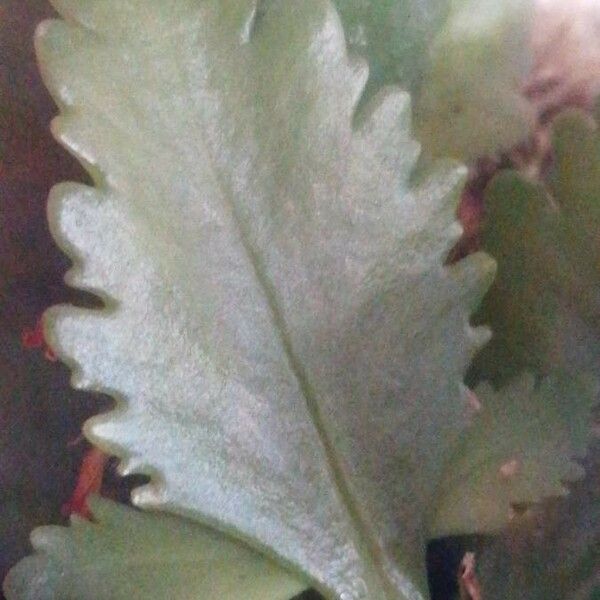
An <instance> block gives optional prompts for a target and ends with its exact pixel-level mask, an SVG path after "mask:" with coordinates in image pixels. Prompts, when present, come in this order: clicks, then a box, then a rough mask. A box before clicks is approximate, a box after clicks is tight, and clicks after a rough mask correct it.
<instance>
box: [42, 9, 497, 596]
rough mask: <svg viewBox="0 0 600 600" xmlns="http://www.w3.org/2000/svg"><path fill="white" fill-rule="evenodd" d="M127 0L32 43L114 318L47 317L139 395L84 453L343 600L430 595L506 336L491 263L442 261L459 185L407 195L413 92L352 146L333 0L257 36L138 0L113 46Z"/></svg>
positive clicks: (390, 104) (158, 500)
mask: <svg viewBox="0 0 600 600" xmlns="http://www.w3.org/2000/svg"><path fill="white" fill-rule="evenodd" d="M109 5H110V3H108V4H103V5H97V6H96V5H95V6H94V7H93V8H91V7H87V5H86V7H84V5H83V4H81V3H79V2H75V1H72V0H69V2H61V3H60V4H59V5H58V6H59V8H61V9H62V10H63V11H65V14H69V15H71V16H74V17H76V18H77V19H78V20H79V21H80V22H82V23H84V24H86V27H87V28H83V27H78V26H76V25H73V24H69V25H66V24H61V23H54V24H52V25H47V26H46V27H45V29H44V30H42V31H41V34H40V38H39V40H38V48H39V50H38V51H39V54H40V58H41V63H42V65H43V69H44V72H45V78H46V81H47V82H48V85H49V87H50V89H51V91H52V92H53V93H54V95H55V96H56V97H57V99H58V100H59V102H60V103H61V108H62V116H61V117H60V118H59V120H58V121H56V123H55V125H54V131H55V135H56V136H57V137H58V138H59V139H60V140H61V141H62V143H63V144H65V145H66V146H67V147H69V148H70V149H71V150H72V151H73V152H74V153H75V154H76V155H78V156H79V157H80V158H81V159H82V160H83V161H84V162H85V163H87V165H88V168H89V170H90V172H91V174H92V176H93V177H94V178H95V181H96V184H97V189H96V190H92V189H89V188H85V187H81V186H73V185H67V186H63V187H61V188H57V189H56V190H55V192H54V195H53V200H52V208H51V211H50V218H51V224H52V227H53V231H54V234H55V236H56V238H57V240H58V241H59V242H60V243H61V244H62V245H63V248H64V249H65V250H66V251H67V252H68V253H69V254H70V255H71V256H72V257H74V259H75V267H74V269H73V270H72V271H71V273H70V276H69V279H70V283H71V284H72V285H75V286H77V287H82V288H85V289H89V290H92V291H95V292H98V293H100V294H101V295H102V296H103V297H104V298H105V299H106V301H107V308H106V309H105V310H104V311H102V312H97V313H91V312H89V311H82V310H79V309H75V308H68V307H63V308H59V309H54V310H53V311H52V313H51V314H50V317H49V319H48V322H49V333H50V337H51V340H52V345H53V347H54V348H55V349H56V350H57V352H59V354H61V355H62V356H63V357H64V358H65V359H66V360H67V361H70V364H71V365H72V366H73V367H74V382H75V384H76V385H77V386H80V387H84V388H91V389H99V390H103V391H106V392H109V393H111V394H112V395H113V396H115V397H117V398H118V399H120V404H119V408H118V409H117V410H116V411H113V412H111V413H109V414H107V415H103V416H100V417H97V418H95V419H94V420H93V421H91V422H90V423H89V424H88V425H87V427H86V431H87V434H88V436H89V437H90V438H91V439H92V440H93V441H94V442H95V443H96V444H97V445H99V446H101V447H103V448H105V449H106V450H108V451H110V452H111V453H117V454H118V455H119V456H121V457H124V458H125V459H126V460H125V463H124V470H125V471H127V472H145V473H147V474H151V475H153V476H154V481H153V483H152V484H151V485H150V486H147V487H145V488H143V489H141V490H138V491H137V492H136V493H135V495H134V501H135V502H136V503H138V504H139V505H143V506H149V507H160V508H162V509H167V510H171V511H173V512H176V513H179V514H182V515H187V516H193V517H194V518H197V519H201V520H208V521H209V522H210V523H211V524H212V523H215V524H217V525H218V526H219V527H220V528H222V529H223V530H225V531H227V532H231V533H234V534H235V535H239V536H241V537H243V538H244V539H247V540H249V541H250V542H251V543H252V544H253V545H254V546H255V547H257V548H258V549H260V550H264V551H267V550H270V551H272V552H273V553H274V554H275V555H276V556H277V557H278V558H280V559H281V560H283V561H284V562H285V563H286V564H293V565H295V566H296V567H297V568H300V569H302V570H303V571H304V572H306V573H308V574H309V576H311V577H312V578H313V580H314V581H316V582H317V583H318V584H320V585H321V586H322V587H323V588H324V589H326V590H328V591H329V592H330V593H332V594H337V595H338V596H340V597H343V596H344V595H347V596H348V597H349V598H362V597H366V596H369V597H378V598H379V597H385V596H386V594H387V595H388V596H389V597H410V598H413V597H414V598H418V597H421V596H423V595H424V594H425V592H424V590H425V589H426V584H425V578H424V572H423V558H424V556H423V555H424V552H423V550H424V542H425V539H426V537H427V535H428V532H427V527H428V524H427V521H426V515H425V514H424V511H423V509H422V507H423V506H424V505H427V503H429V502H430V501H431V498H432V497H433V495H434V494H435V482H436V481H437V478H439V477H440V476H441V473H442V471H443V468H444V458H445V456H446V455H447V449H448V448H449V447H452V446H453V445H454V444H455V443H456V442H457V440H458V439H459V437H460V435H461V433H462V431H463V430H464V429H465V427H466V425H467V419H466V418H465V415H466V413H467V412H468V407H467V401H466V396H465V393H464V390H463V389H462V384H461V379H462V376H463V373H464V370H465V368H466V365H467V363H468V361H469V358H470V356H471V355H472V353H473V352H474V351H475V349H476V348H477V347H478V346H479V345H480V344H481V343H482V341H483V340H484V339H485V337H486V334H485V333H483V332H481V331H479V332H478V331H475V330H472V329H471V328H470V326H469V324H468V315H469V311H470V310H471V309H472V307H473V306H474V305H475V304H476V303H477V302H478V298H479V297H480V295H481V292H482V289H483V288H484V287H485V285H486V282H487V280H488V279H489V276H490V268H491V267H490V261H489V259H487V258H485V257H483V256H481V255H479V256H474V257H472V258H470V259H469V260H468V261H465V262H464V263H462V264H460V265H456V266H454V267H452V268H446V267H444V266H443V261H444V258H445V255H446V253H447V251H448V250H449V248H450V246H451V245H452V244H453V243H454V240H455V239H456V237H457V235H458V233H459V231H458V228H457V227H456V224H455V223H454V215H453V213H454V207H455V200H456V195H457V191H458V187H459V185H460V182H461V180H462V176H463V173H462V172H461V170H459V169H456V168H455V167H451V166H448V167H446V168H439V169H438V171H437V172H435V173H433V174H432V175H431V176H430V177H429V178H427V179H425V180H423V181H421V182H419V185H413V184H412V182H411V181H410V174H411V170H412V168H413V165H414V163H415V161H416V158H417V153H418V151H417V148H416V145H415V143H414V142H413V141H412V140H411V139H410V134H409V132H408V121H409V112H408V103H407V100H406V97H405V96H404V95H402V94H398V93H392V92H389V91H388V92H386V93H384V94H382V95H381V96H378V97H376V98H375V99H373V102H372V104H371V105H370V106H369V107H368V110H366V111H365V117H364V119H363V120H362V122H361V123H360V124H359V125H358V126H357V127H356V128H354V126H353V117H354V109H355V106H356V103H357V102H358V100H359V97H360V93H361V90H362V87H363V86H364V82H365V79H366V71H365V69H364V66H362V65H361V64H358V63H356V62H353V61H351V60H349V59H348V57H347V56H346V51H345V45H344V40H343V36H342V32H341V27H340V24H339V22H338V20H337V17H336V15H335V14H334V13H333V11H332V9H331V6H330V5H329V4H327V3H325V2H322V1H320V0H319V1H316V0H315V1H311V2H308V3H303V4H302V5H298V4H297V3H296V4H294V3H290V2H281V3H276V4H274V5H273V7H272V8H271V9H270V10H269V11H267V12H266V13H265V14H262V15H261V16H260V18H258V17H257V13H256V11H255V8H256V7H255V5H254V3H252V2H243V1H239V2H235V3H230V4H228V5H227V6H226V7H223V6H220V5H219V3H217V2H205V3H203V4H201V5H197V4H196V3H188V2H185V1H183V0H182V1H181V2H180V3H178V4H177V7H176V10H174V11H171V12H169V14H168V15H164V14H163V11H164V10H165V9H164V5H162V4H161V3H157V4H156V5H153V7H152V8H151V9H149V8H148V7H147V6H146V5H145V4H144V5H143V6H142V4H141V3H138V2H135V1H134V0H130V1H129V2H126V3H122V2H120V3H118V6H117V5H115V7H114V9H115V10H119V11H122V14H123V15H128V14H129V15H130V14H131V11H133V13H134V14H135V13H136V11H137V12H139V13H140V21H139V23H137V24H136V27H134V30H133V31H131V32H129V31H125V32H124V31H122V29H125V30H127V27H128V25H127V18H130V17H126V16H125V17H124V18H123V19H121V20H119V24H118V27H117V30H116V32H113V33H112V34H110V33H107V32H106V29H105V28H106V23H105V22H104V21H103V20H102V19H104V18H106V15H105V14H104V13H103V11H105V10H106V9H107V7H108V6H109ZM67 8H68V10H70V11H71V12H67ZM170 10H171V9H169V11H170ZM184 17H185V18H184ZM178 19H180V21H178ZM253 19H254V20H253ZM140 23H141V25H140ZM249 24H250V25H249ZM89 27H92V28H93V32H92V33H91V32H90V31H89V30H88V28H89ZM161 28H162V29H161ZM109 29H110V28H109ZM157 30H158V32H157ZM248 31H251V32H252V35H250V37H249V36H248ZM125 33H127V35H125ZM149 39H152V40H154V44H150V45H148V40H149ZM267 59H268V60H267ZM107 64H110V65H118V68H115V69H113V70H108V69H106V66H105V65H107ZM213 65H219V68H218V69H215V68H214V67H213ZM131 81H136V88H135V89H133V88H132V86H131V85H130V82H131ZM390 122H392V123H394V126H392V127H390ZM299 132H300V135H299ZM392 141H393V142H394V145H391V144H390V142H392ZM149 158H150V159H151V161H152V163H151V164H149ZM155 166H156V167H158V168H156V167H155ZM167 207H168V210H169V213H168V218H165V211H166V210H167ZM423 231H425V233H423ZM190 272H191V273H190ZM431 289H435V290H436V295H435V296H434V295H432V294H431V293H430V292H431ZM151 315H154V316H155V318H154V319H152V318H149V317H150V316H151ZM154 321H156V322H154ZM396 351H400V352H401V354H400V355H398V354H396V353H395V352H396ZM413 356H418V357H419V362H417V364H415V363H414V361H413V360H412V359H411V357H413ZM182 357H183V358H182ZM432 373H436V374H437V375H439V376H436V377H432ZM174 390H175V393H174ZM440 399H443V401H442V400H440ZM349 406H351V407H352V410H348V407H349ZM421 406H422V407H421ZM343 407H346V410H343ZM399 407H400V410H399ZM365 436H369V438H371V439H374V440H376V442H375V444H374V447H373V449H371V450H369V451H368V452H365V451H364V450H365V448H364V443H363V442H362V441H361V440H362V439H364V437H365ZM432 438H433V439H436V444H435V446H431V445H430V444H429V442H430V441H431V439H432ZM375 448H385V449H386V453H387V460H386V461H384V462H383V463H381V461H380V458H381V456H380V452H379V450H374V449H375ZM432 448H433V449H432ZM165 449H168V452H165ZM199 456H200V457H202V460H201V461H193V460H192V458H193V457H199ZM398 465H400V467H401V468H397V467H398ZM392 466H393V467H394V468H392ZM190 482H194V485H190ZM365 482H368V485H365ZM400 507H401V508H402V509H401V510H399V508H400Z"/></svg>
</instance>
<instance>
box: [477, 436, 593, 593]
mask: <svg viewBox="0 0 600 600" xmlns="http://www.w3.org/2000/svg"><path fill="white" fill-rule="evenodd" d="M584 464H585V469H586V472H587V477H586V479H585V480H583V481H581V482H578V483H575V484H572V485H571V486H570V487H571V494H570V495H569V496H568V497H567V498H561V499H556V500H553V501H551V502H547V503H546V504H545V505H544V506H543V507H540V508H538V509H532V510H530V511H529V512H528V513H526V514H525V515H524V516H522V517H519V518H517V519H515V521H514V522H513V523H512V524H511V526H510V527H509V528H508V530H507V531H506V532H505V533H504V534H503V535H502V536H501V537H500V538H498V539H497V540H496V541H495V542H494V543H492V544H488V545H487V546H486V547H485V548H484V550H483V553H482V555H481V562H480V568H479V571H480V574H481V580H482V584H483V588H484V594H485V598H486V600H487V599H489V600H504V599H505V598H522V599H523V600H595V599H596V598H597V597H598V594H600V573H599V571H598V565H599V564H600V514H599V511H600V503H599V502H598V498H599V497H600V445H599V444H598V442H596V443H595V444H594V446H593V449H592V452H591V453H590V457H589V458H588V459H587V460H586V461H585V463H584Z"/></svg>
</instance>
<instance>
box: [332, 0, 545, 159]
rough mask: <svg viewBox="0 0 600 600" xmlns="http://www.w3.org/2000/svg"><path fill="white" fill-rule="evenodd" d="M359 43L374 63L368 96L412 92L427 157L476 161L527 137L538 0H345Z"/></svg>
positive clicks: (351, 38) (352, 39)
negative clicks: (526, 85)
mask: <svg viewBox="0 0 600 600" xmlns="http://www.w3.org/2000/svg"><path fill="white" fill-rule="evenodd" d="M336 5H337V7H338V9H339V11H340V14H341V17H342V21H343V23H344V26H345V30H346V32H347V36H348V44H349V47H350V49H351V50H352V51H354V52H356V53H357V54H359V55H361V56H364V57H365V58H367V60H368V62H369V66H370V68H371V74H370V79H369V84H368V87H367V95H369V94H373V93H374V92H376V91H377V90H379V89H380V88H381V87H382V86H383V85H386V84H397V85H400V86H401V87H403V88H404V89H406V90H409V91H410V92H411V93H413V95H414V96H413V97H414V105H415V123H416V130H417V138H418V139H419V141H420V142H422V144H423V148H424V149H425V153H426V155H427V156H428V157H444V156H451V157H453V158H457V159H460V160H463V161H470V160H472V159H475V158H477V157H479V156H483V155H487V154H494V153H496V152H499V151H501V150H507V149H509V148H511V147H512V146H513V145H515V144H516V143H518V142H519V141H521V140H522V139H524V138H526V137H527V135H528V133H529V131H530V130H531V128H532V126H533V123H534V110H533V107H532V106H531V105H530V104H529V102H528V101H527V100H526V99H525V97H524V96H523V95H522V93H521V88H522V85H523V82H524V80H525V77H526V75H527V72H528V70H529V67H530V62H531V58H532V57H531V49H530V29H531V24H532V17H533V9H534V3H533V1H532V0H383V1H381V0H336Z"/></svg>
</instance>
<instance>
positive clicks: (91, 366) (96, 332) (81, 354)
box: [44, 305, 114, 391]
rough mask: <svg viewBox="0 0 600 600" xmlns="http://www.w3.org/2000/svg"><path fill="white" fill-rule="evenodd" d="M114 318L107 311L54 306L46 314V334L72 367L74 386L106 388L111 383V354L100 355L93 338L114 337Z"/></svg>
mask: <svg viewBox="0 0 600 600" xmlns="http://www.w3.org/2000/svg"><path fill="white" fill-rule="evenodd" d="M113 325H114V319H113V317H112V315H111V314H109V313H108V312H107V311H105V310H102V311H100V310H89V309H85V308H79V307H76V306H69V305H62V306H53V307H52V308H50V309H48V310H47V311H46V313H45V314H44V326H45V335H46V338H47V340H48V343H49V344H50V346H51V347H52V349H53V350H54V351H55V352H56V353H57V355H58V356H59V357H60V358H61V360H63V361H64V362H65V363H67V364H68V365H69V366H71V368H72V370H73V376H72V382H73V385H74V386H75V387H78V388H81V389H90V390H95V391H104V390H105V389H106V388H107V387H110V385H111V382H112V376H111V373H112V371H113V369H112V366H111V365H112V357H111V356H110V355H108V356H106V355H98V353H97V352H95V351H94V350H90V349H92V348H94V347H95V346H94V344H92V341H96V340H102V339H104V340H105V342H104V343H105V344H106V343H107V341H108V339H110V338H111V337H112V334H111V329H112V327H113Z"/></svg>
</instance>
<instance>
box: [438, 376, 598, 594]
mask: <svg viewBox="0 0 600 600" xmlns="http://www.w3.org/2000/svg"><path fill="white" fill-rule="evenodd" d="M598 391H599V386H598V382H597V380H596V378H594V377H588V378H585V377H583V376H580V377H578V378H574V377H570V376H564V375H563V376H558V375H555V376H552V377H547V378H545V379H543V380H541V381H538V382H536V381H535V379H534V377H533V376H532V375H530V374H524V375H522V376H520V377H518V378H516V379H514V380H513V381H511V382H509V383H507V384H506V385H505V386H504V387H503V388H501V389H500V390H498V391H496V390H494V389H493V388H492V387H491V386H490V385H489V384H481V385H479V386H478V387H477V389H476V390H475V392H476V394H477V398H478V400H477V401H481V409H480V411H479V412H478V413H477V415H476V416H475V418H474V423H473V427H472V429H471V430H470V431H469V434H468V435H467V436H465V440H464V443H463V445H462V446H461V448H460V449H459V450H458V452H457V453H456V457H455V459H454V460H453V461H452V464H453V468H452V470H451V472H449V476H448V478H447V479H446V481H445V482H444V484H442V485H441V486H440V498H441V501H440V504H441V506H440V509H439V511H438V513H437V523H436V525H437V527H438V528H439V533H440V534H445V535H448V534H452V533H465V531H466V529H465V523H468V522H470V523H471V527H470V528H469V529H470V531H471V532H482V533H483V532H485V531H496V530H499V529H501V528H502V527H503V526H504V525H505V524H506V522H507V520H508V519H509V518H510V515H511V514H512V512H513V506H515V505H523V504H531V503H534V502H539V501H540V500H542V499H544V498H548V497H551V496H562V495H565V494H566V493H567V489H566V488H565V486H564V483H563V482H564V481H573V480H574V479H578V478H580V477H581V476H582V475H583V472H582V469H581V466H580V465H579V464H578V463H576V462H574V459H575V458H582V457H583V456H585V454H586V451H587V446H588V444H589V442H590V440H591V434H592V427H591V423H592V409H593V407H594V406H595V405H596V404H597V399H598ZM507 597H512V596H507Z"/></svg>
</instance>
